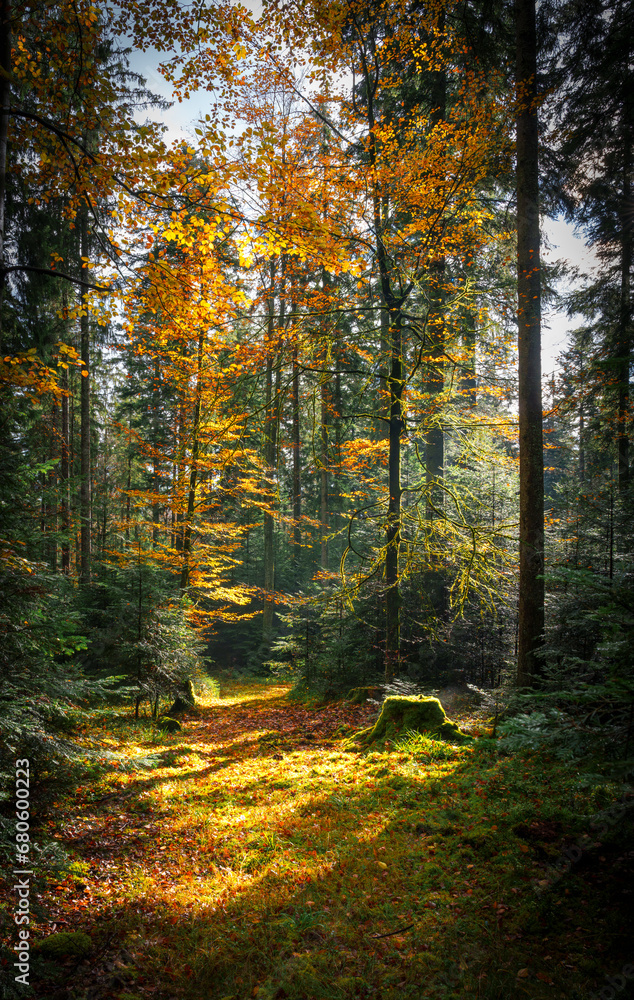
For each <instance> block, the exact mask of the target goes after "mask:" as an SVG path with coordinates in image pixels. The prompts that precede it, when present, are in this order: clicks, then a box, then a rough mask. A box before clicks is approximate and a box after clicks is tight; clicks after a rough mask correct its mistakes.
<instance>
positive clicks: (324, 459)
mask: <svg viewBox="0 0 634 1000" xmlns="http://www.w3.org/2000/svg"><path fill="white" fill-rule="evenodd" d="M319 394H320V403H321V405H320V412H321V416H320V432H319V450H320V455H319V525H320V531H321V558H320V564H321V568H322V570H327V569H328V531H329V525H328V445H329V434H330V431H329V426H328V422H329V400H328V395H329V394H328V383H327V382H326V381H323V382H322V383H321V386H320V393H319Z"/></svg>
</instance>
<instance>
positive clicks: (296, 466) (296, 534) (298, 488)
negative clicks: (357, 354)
mask: <svg viewBox="0 0 634 1000" xmlns="http://www.w3.org/2000/svg"><path fill="white" fill-rule="evenodd" d="M292 311H294V305H293V307H292ZM291 408H292V421H293V442H292V448H293V576H294V583H295V588H296V589H299V584H300V571H301V555H302V533H301V526H300V521H301V516H302V482H301V448H300V445H301V439H300V431H301V427H300V419H299V358H298V347H297V341H295V342H294V344H293V381H292V386H291Z"/></svg>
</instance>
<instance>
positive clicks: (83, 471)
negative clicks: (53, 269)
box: [79, 207, 92, 584]
mask: <svg viewBox="0 0 634 1000" xmlns="http://www.w3.org/2000/svg"><path fill="white" fill-rule="evenodd" d="M79 224H80V247H81V257H82V262H81V277H82V280H83V281H88V282H89V281H90V269H89V267H88V253H89V247H88V209H87V208H86V207H84V208H83V209H82V211H81V216H80V223H79ZM79 324H80V337H81V360H82V379H81V387H80V426H81V431H80V446H79V451H80V473H79V480H80V483H79V519H80V548H81V560H80V579H81V582H82V583H84V584H86V583H90V562H91V544H92V543H91V538H92V512H91V467H90V378H91V375H90V321H89V316H88V293H87V289H85V288H82V292H81V317H80V321H79Z"/></svg>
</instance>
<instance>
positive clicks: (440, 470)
mask: <svg viewBox="0 0 634 1000" xmlns="http://www.w3.org/2000/svg"><path fill="white" fill-rule="evenodd" d="M444 26H445V24H444V16H442V15H441V18H440V24H439V27H440V30H444ZM431 106H432V107H431V116H430V121H431V125H432V127H436V126H438V125H440V124H441V123H442V122H444V121H445V119H446V117H447V74H446V72H445V70H444V69H441V70H437V71H436V72H434V74H433V78H432V87H431ZM445 267H446V264H445V258H444V257H443V256H441V257H438V259H437V260H436V261H434V263H433V264H432V266H431V273H430V286H431V288H430V302H429V316H428V321H427V333H428V336H429V339H430V341H431V350H430V365H429V370H428V376H427V391H428V393H429V395H430V410H432V411H433V410H434V409H436V410H438V409H439V407H438V406H437V405H436V406H435V407H434V402H433V397H436V396H440V395H441V394H442V391H443V389H444V385H445V323H444V311H445V291H444V281H445ZM444 460H445V442H444V435H443V429H442V425H441V424H440V422H439V420H438V418H437V416H436V415H434V416H433V417H432V421H431V426H430V427H429V428H428V430H427V434H426V436H425V468H426V480H427V497H428V503H427V517H428V519H430V520H431V519H433V518H434V517H435V516H436V517H437V516H438V512H439V510H440V508H441V507H442V505H443V488H442V486H443V476H444Z"/></svg>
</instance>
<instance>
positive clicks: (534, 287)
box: [515, 0, 544, 686]
mask: <svg viewBox="0 0 634 1000" xmlns="http://www.w3.org/2000/svg"><path fill="white" fill-rule="evenodd" d="M515 15H516V44H517V53H516V55H517V76H516V86H517V100H518V111H517V122H516V127H517V272H518V273H517V297H518V311H517V318H518V354H519V444H520V531H519V535H520V539H519V541H520V580H519V620H518V651H517V682H518V684H519V685H521V686H526V685H530V684H531V683H532V681H533V678H534V677H535V675H536V674H538V673H539V672H540V662H539V659H538V658H537V656H536V650H537V649H538V647H539V645H540V643H541V636H542V633H543V630H544V580H543V572H544V458H543V441H542V434H543V432H542V387H541V308H540V294H541V293H540V284H541V282H540V258H539V165H538V153H539V139H538V131H537V101H536V98H537V86H536V74H537V38H536V29H535V0H515Z"/></svg>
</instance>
